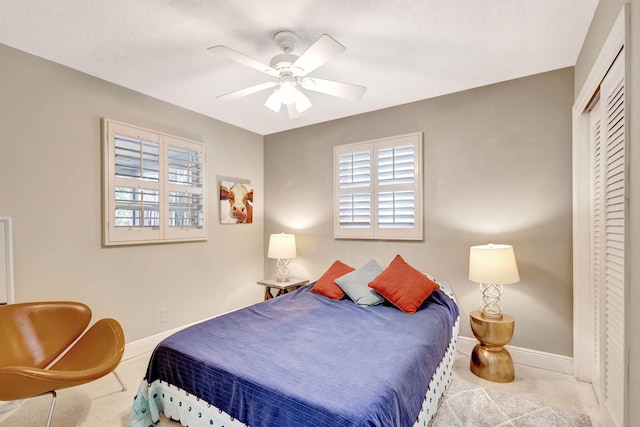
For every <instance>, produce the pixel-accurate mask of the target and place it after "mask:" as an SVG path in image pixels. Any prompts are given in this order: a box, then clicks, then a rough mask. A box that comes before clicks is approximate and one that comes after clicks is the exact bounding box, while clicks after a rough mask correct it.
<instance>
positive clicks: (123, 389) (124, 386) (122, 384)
mask: <svg viewBox="0 0 640 427" xmlns="http://www.w3.org/2000/svg"><path fill="white" fill-rule="evenodd" d="M113 375H115V376H116V379H117V380H118V382H119V383H120V385H121V386H122V391H127V386H126V385H124V383H123V382H122V378H120V375H118V373H117V372H116V371H115V370H114V371H113Z"/></svg>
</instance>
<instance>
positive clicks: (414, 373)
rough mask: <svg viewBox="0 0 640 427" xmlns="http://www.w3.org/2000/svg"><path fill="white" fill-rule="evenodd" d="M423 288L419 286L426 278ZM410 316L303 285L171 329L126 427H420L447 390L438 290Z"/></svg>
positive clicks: (451, 345)
mask: <svg viewBox="0 0 640 427" xmlns="http://www.w3.org/2000/svg"><path fill="white" fill-rule="evenodd" d="M429 277H430V276H429ZM430 278H431V279H432V280H433V281H434V282H436V283H437V284H438V285H439V286H440V289H439V290H437V291H435V292H433V293H432V294H431V295H430V296H429V297H428V298H427V299H426V300H425V301H424V302H423V303H422V304H421V305H420V307H419V309H418V310H417V312H416V313H415V314H406V313H403V312H402V311H400V310H398V309H397V308H396V307H394V306H393V305H391V304H389V303H387V302H385V303H383V304H380V305H376V306H371V307H362V306H359V305H357V304H355V303H354V302H352V301H351V300H349V299H348V298H345V299H342V300H339V301H334V300H331V299H328V298H325V297H323V296H321V295H317V294H315V293H313V292H311V291H310V290H311V289H312V287H313V284H312V285H309V286H305V287H303V288H300V289H298V290H297V291H295V292H291V293H289V294H286V295H283V296H280V297H278V298H275V299H271V300H268V301H264V302H261V303H258V304H255V305H252V306H249V307H246V308H243V309H240V310H237V311H234V312H231V313H228V314H225V315H222V316H219V317H216V318H213V319H210V320H208V321H205V322H202V323H199V324H197V325H193V326H191V327H189V328H186V329H184V330H181V331H179V332H177V333H175V334H174V335H172V336H170V337H168V338H166V339H165V340H163V341H162V342H161V343H160V344H158V346H157V347H156V348H155V350H154V352H153V354H152V356H151V359H150V361H149V365H148V368H147V372H146V376H145V378H144V380H143V381H142V382H141V384H140V386H139V388H138V392H137V395H136V398H135V400H134V404H133V408H132V412H131V417H130V426H131V427H148V426H153V425H154V424H155V423H156V422H158V420H159V418H160V414H161V413H163V414H164V415H165V416H166V417H168V418H170V419H173V420H176V421H179V422H180V423H181V424H182V425H183V426H190V427H197V426H214V427H235V426H238V427H240V426H251V427H260V426H270V427H294V426H295V427H300V426H313V427H341V426H344V427H347V426H353V427H356V426H358V427H359V426H384V427H393V426H398V427H411V426H428V425H429V422H430V420H431V418H432V417H433V415H434V414H435V412H436V411H437V408H438V403H439V401H440V398H441V397H442V395H443V394H444V392H445V390H446V387H447V386H448V384H449V382H450V379H451V370H452V367H453V360H454V352H455V344H456V340H457V336H458V328H459V312H458V307H457V305H456V302H455V297H454V295H453V293H452V291H451V289H450V288H449V286H448V285H447V284H446V283H444V282H442V281H438V280H437V279H435V278H433V277H430Z"/></svg>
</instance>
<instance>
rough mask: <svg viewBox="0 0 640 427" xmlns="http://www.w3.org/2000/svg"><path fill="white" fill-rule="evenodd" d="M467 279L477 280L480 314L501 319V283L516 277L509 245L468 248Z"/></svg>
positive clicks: (517, 279) (503, 283) (516, 271)
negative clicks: (479, 291)
mask: <svg viewBox="0 0 640 427" xmlns="http://www.w3.org/2000/svg"><path fill="white" fill-rule="evenodd" d="M469 280H470V281H472V282H476V283H479V284H480V290H481V291H482V304H481V306H480V310H481V314H482V316H484V317H488V318H493V319H501V318H502V301H501V300H500V297H501V295H502V291H503V286H502V285H508V284H511V283H517V282H519V281H520V275H519V274H518V266H517V265H516V258H515V255H514V253H513V246H511V245H495V244H493V243H490V244H488V245H481V246H472V247H471V250H470V251H469Z"/></svg>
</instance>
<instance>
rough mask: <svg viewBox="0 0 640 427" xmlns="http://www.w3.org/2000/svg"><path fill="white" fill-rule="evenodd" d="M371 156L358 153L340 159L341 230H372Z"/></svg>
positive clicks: (345, 155) (347, 154)
mask: <svg viewBox="0 0 640 427" xmlns="http://www.w3.org/2000/svg"><path fill="white" fill-rule="evenodd" d="M371 154H372V153H371V151H358V152H354V153H345V154H342V155H340V156H339V158H338V175H339V177H338V179H339V191H340V195H339V208H338V209H339V214H338V216H339V223H340V227H341V228H345V229H346V228H361V229H370V228H371V219H372V218H371V195H372V194H371V193H372V188H373V186H372V183H371Z"/></svg>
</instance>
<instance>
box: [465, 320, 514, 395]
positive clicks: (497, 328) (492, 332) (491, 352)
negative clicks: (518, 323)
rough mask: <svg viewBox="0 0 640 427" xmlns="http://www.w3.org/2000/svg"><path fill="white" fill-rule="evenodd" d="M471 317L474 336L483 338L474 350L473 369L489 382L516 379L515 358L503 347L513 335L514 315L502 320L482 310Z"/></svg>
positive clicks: (504, 381) (478, 338) (471, 366)
mask: <svg viewBox="0 0 640 427" xmlns="http://www.w3.org/2000/svg"><path fill="white" fill-rule="evenodd" d="M470 317H471V330H472V331H473V335H474V336H475V337H476V339H477V340H478V341H480V344H477V345H476V346H475V347H474V349H473V351H472V352H471V361H470V368H471V372H473V373H474V374H475V375H477V376H478V377H480V378H483V379H485V380H487V381H493V382H498V383H508V382H511V381H513V380H514V378H515V375H514V369H513V360H512V359H511V355H510V354H509V352H508V351H507V349H505V348H504V347H503V346H504V345H507V344H508V343H509V341H511V337H513V329H514V325H515V321H514V320H513V317H511V316H509V315H508V314H503V315H502V318H500V319H492V318H487V317H486V316H483V315H482V313H481V312H480V311H478V310H476V311H472V312H471V313H470Z"/></svg>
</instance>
